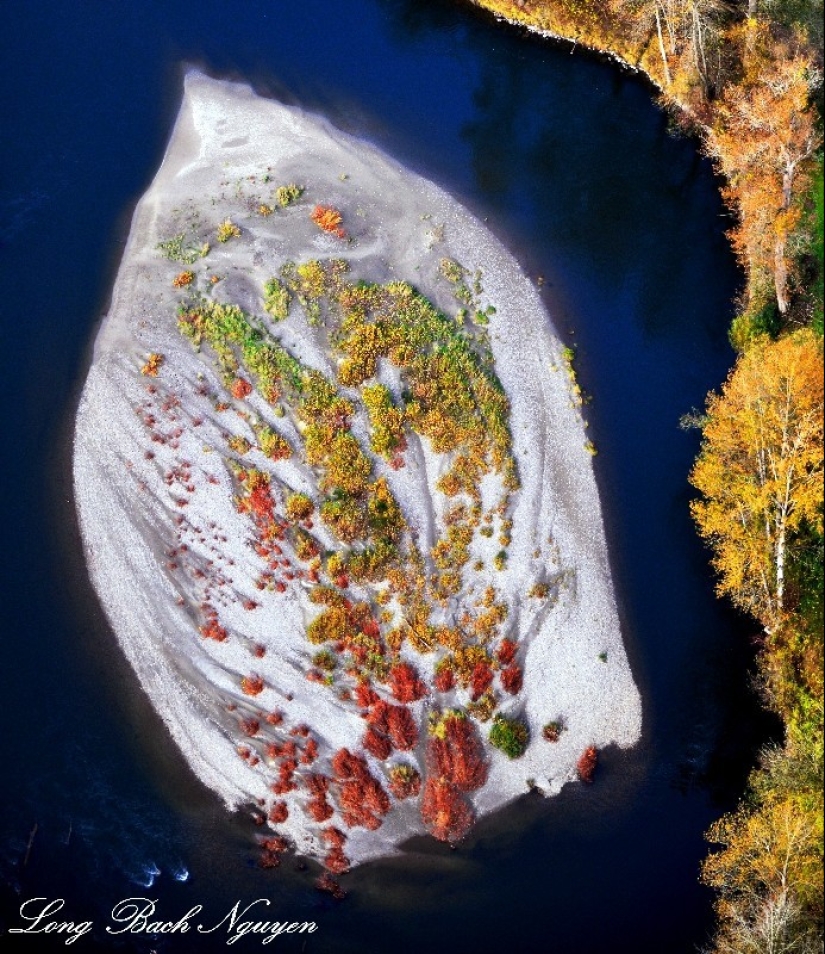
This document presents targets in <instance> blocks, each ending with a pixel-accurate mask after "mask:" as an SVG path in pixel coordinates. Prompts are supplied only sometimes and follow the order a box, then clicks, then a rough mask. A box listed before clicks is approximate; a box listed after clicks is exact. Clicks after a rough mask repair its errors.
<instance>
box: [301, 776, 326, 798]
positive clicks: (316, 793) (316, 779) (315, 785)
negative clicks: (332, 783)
mask: <svg viewBox="0 0 825 954" xmlns="http://www.w3.org/2000/svg"><path fill="white" fill-rule="evenodd" d="M305 784H306V787H307V791H308V792H309V794H310V795H311V796H312V797H313V798H323V797H324V796H325V795H326V793H327V792H328V791H329V779H328V778H327V777H326V775H320V774H318V773H316V772H310V774H309V775H307V777H306V780H305Z"/></svg>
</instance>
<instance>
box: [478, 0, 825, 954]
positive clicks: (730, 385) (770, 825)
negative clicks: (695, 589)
mask: <svg viewBox="0 0 825 954" xmlns="http://www.w3.org/2000/svg"><path fill="white" fill-rule="evenodd" d="M475 2H476V3H477V5H478V6H481V7H484V8H485V9H488V10H491V11H493V12H494V13H496V14H497V15H500V16H504V17H505V18H507V19H509V20H510V21H511V22H513V23H520V24H523V25H526V26H528V27H529V28H530V29H537V30H539V31H541V32H544V33H546V34H547V35H549V36H552V37H555V38H557V39H566V40H569V41H570V42H573V43H574V44H579V43H582V44H583V45H585V46H587V47H589V48H591V49H594V50H597V51H601V52H605V53H607V54H608V55H612V56H616V57H617V58H618V59H619V60H620V61H621V62H623V63H625V64H626V65H629V66H630V67H631V68H633V69H640V70H642V71H644V72H645V73H646V74H647V75H648V76H649V77H650V78H651V79H652V80H653V82H654V83H655V84H656V85H657V87H658V88H659V90H660V91H661V97H660V99H661V102H662V105H663V106H664V108H666V109H668V110H669V111H670V112H671V113H672V114H673V115H674V117H675V119H676V121H677V122H679V123H680V124H682V125H683V126H684V127H685V128H686V129H688V130H693V131H697V132H698V133H699V135H700V137H701V139H702V142H703V145H704V148H705V151H706V152H707V153H708V155H710V156H711V157H712V158H713V159H714V161H715V163H716V165H717V167H718V169H719V171H720V172H721V173H722V174H723V175H724V176H725V178H726V180H727V185H726V187H725V190H724V195H725V198H726V200H727V201H728V202H729V203H730V204H731V206H732V207H733V208H734V210H735V211H736V212H737V214H738V217H739V222H738V224H737V225H736V226H735V227H734V228H733V229H732V231H731V233H730V237H731V240H732V242H733V246H734V249H735V250H736V252H737V254H738V256H739V258H740V261H741V263H742V265H743V267H744V269H745V272H746V278H747V282H746V288H745V291H744V293H743V295H742V297H741V301H740V302H739V310H738V314H737V316H736V317H735V319H734V321H733V324H732V326H731V330H730V338H731V342H732V343H733V344H734V346H735V347H736V348H737V350H738V351H739V352H740V354H739V358H738V360H737V363H736V366H735V368H734V369H733V370H732V371H731V374H730V377H729V379H728V381H727V382H726V383H725V385H724V387H723V388H722V391H721V394H720V395H714V394H711V395H709V396H708V401H707V408H706V413H705V414H698V413H697V414H693V415H690V416H689V420H687V423H688V424H691V425H695V426H699V427H702V429H703V444H702V451H701V454H700V456H699V459H698V460H697V463H696V466H695V468H694V470H693V473H692V475H691V482H692V483H693V485H694V486H695V487H696V488H697V489H698V490H699V491H700V492H701V493H702V494H703V497H704V499H702V500H700V501H696V502H695V503H694V505H693V512H694V516H695V518H696V521H697V525H698V529H699V532H700V534H701V535H702V536H703V537H704V538H705V539H706V540H707V541H708V543H709V544H710V546H711V548H712V551H713V565H714V568H715V569H716V570H717V572H718V573H719V586H718V589H719V592H720V594H723V595H725V596H727V597H729V598H730V599H731V600H732V601H733V603H734V604H736V605H737V606H739V607H740V608H741V609H743V610H744V611H745V612H747V613H749V614H751V615H752V616H753V617H754V618H755V619H756V620H757V621H758V622H759V623H760V624H761V626H762V627H763V628H764V631H763V639H762V648H761V653H760V660H759V666H760V675H759V680H760V683H761V685H762V687H763V694H764V700H765V704H766V705H767V706H768V707H770V708H771V709H773V710H774V711H775V712H777V713H778V714H779V715H780V716H781V718H782V720H783V722H784V724H785V728H786V739H785V744H784V746H781V747H779V746H776V747H774V746H771V747H768V748H766V749H765V750H764V751H763V753H762V757H761V759H760V764H759V766H758V768H757V769H756V770H755V771H754V773H753V776H752V778H751V782H750V790H749V793H748V799H747V802H746V803H745V804H743V806H742V807H741V808H740V810H739V811H738V812H737V813H735V814H732V815H729V816H726V817H724V818H723V819H721V820H720V821H719V822H718V823H717V824H716V825H714V826H713V827H712V828H711V830H710V831H709V833H708V838H709V839H710V840H711V841H712V842H713V843H715V844H718V845H721V846H722V850H720V851H719V852H717V853H715V854H713V855H711V856H710V857H709V858H708V859H707V861H706V863H705V865H704V869H703V878H704V880H705V881H706V882H707V883H708V884H710V885H712V886H713V887H714V888H715V889H716V890H717V892H718V901H717V914H718V918H719V931H718V936H717V939H716V948H715V949H716V950H719V951H721V950H731V949H733V950H751V949H752V950H764V949H768V948H770V949H774V948H776V947H783V946H785V947H786V949H791V948H793V949H799V950H803V949H804V950H809V949H810V950H813V949H817V950H820V949H821V945H822V936H823V907H825V905H824V904H823V894H822V884H823V867H822V854H823V837H822V832H823V812H822V804H823V788H822V784H823V783H822V779H823V761H824V760H823V682H822V678H821V672H822V666H823V642H822V632H823V613H822V609H823V583H822V579H823V523H822V507H821V500H822V494H823V463H822V435H823V392H822V374H823V370H822V334H823V259H822V249H823V175H822V170H823V157H822V112H823V104H822V67H823V52H822V50H823V43H822V39H823V36H822V30H823V21H822V5H821V3H819V4H817V3H815V2H803V3H777V4H771V5H768V4H763V3H760V2H758V0H748V2H746V3H745V2H740V3H736V4H732V5H729V6H725V7H722V6H721V5H715V4H699V3H695V2H680V0H676V2H670V3H660V2H650V3H640V4H637V5H634V6H633V7H632V8H631V7H630V6H629V5H628V4H626V3H621V2H612V3H608V4H598V5H597V4H596V3H593V2H591V0H573V2H570V3H563V4H558V3H550V2H543V0H531V2H529V3H528V2H525V0H518V2H515V3H514V2H512V0H475ZM766 454H767V455H768V456H769V458H770V460H771V467H770V468H767V469H766V468H765V467H764V459H765V455H766ZM765 527H768V532H767V533H766V532H765ZM771 871H773V872H783V874H781V875H776V874H774V875H771V874H770V872H771Z"/></svg>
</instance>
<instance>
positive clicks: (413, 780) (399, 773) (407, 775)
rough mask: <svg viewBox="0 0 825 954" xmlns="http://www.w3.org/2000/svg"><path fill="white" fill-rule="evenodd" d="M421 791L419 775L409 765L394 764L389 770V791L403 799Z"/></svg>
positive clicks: (395, 796)
mask: <svg viewBox="0 0 825 954" xmlns="http://www.w3.org/2000/svg"><path fill="white" fill-rule="evenodd" d="M420 792H421V775H420V773H419V772H418V771H417V770H416V769H414V768H413V767H412V766H411V765H395V766H393V768H392V769H391V770H390V793H391V794H392V796H393V798H397V799H398V800H399V801H403V800H404V799H405V798H415V797H416V796H417V795H418V794H419V793H420Z"/></svg>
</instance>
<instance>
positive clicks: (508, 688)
mask: <svg viewBox="0 0 825 954" xmlns="http://www.w3.org/2000/svg"><path fill="white" fill-rule="evenodd" d="M523 683H524V677H523V675H522V672H521V666H517V665H516V664H515V663H513V665H512V666H508V667H507V668H506V669H502V670H501V688H502V689H503V690H504V691H505V692H509V693H510V695H511V696H514V695H516V693H518V692H521V687H522V684H523Z"/></svg>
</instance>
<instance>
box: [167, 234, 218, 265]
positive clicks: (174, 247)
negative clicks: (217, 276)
mask: <svg viewBox="0 0 825 954" xmlns="http://www.w3.org/2000/svg"><path fill="white" fill-rule="evenodd" d="M155 248H157V249H158V251H159V252H160V253H161V255H163V256H164V258H168V259H169V260H170V261H172V262H181V263H182V264H184V265H193V264H194V263H195V262H197V261H198V259H200V258H205V257H206V256H207V255H208V254H209V242H201V243H198V242H196V241H192V240H191V239H190V240H188V241H187V237H186V233H185V232H179V233H178V234H177V235H173V236H172V238H169V239H166V240H165V241H163V242H158V244H157V245H156V246H155Z"/></svg>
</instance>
